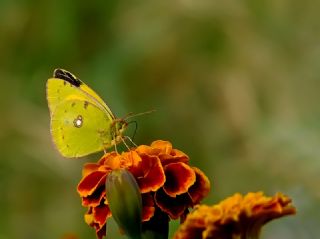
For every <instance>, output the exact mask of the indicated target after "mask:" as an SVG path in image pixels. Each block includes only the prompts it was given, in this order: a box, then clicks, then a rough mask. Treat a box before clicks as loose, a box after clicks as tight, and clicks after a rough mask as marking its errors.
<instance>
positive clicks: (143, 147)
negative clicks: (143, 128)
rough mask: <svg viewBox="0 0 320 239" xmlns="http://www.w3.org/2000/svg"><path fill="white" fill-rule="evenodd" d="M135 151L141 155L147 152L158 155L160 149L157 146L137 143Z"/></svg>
mask: <svg viewBox="0 0 320 239" xmlns="http://www.w3.org/2000/svg"><path fill="white" fill-rule="evenodd" d="M135 151H136V152H137V153H138V154H140V155H142V154H148V155H158V154H159V153H160V152H161V150H160V149H157V148H152V147H151V146H149V145H139V146H138V147H137V148H136V149H135Z"/></svg>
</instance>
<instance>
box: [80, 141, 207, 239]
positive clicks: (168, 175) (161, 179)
mask: <svg viewBox="0 0 320 239" xmlns="http://www.w3.org/2000/svg"><path fill="white" fill-rule="evenodd" d="M120 168H123V169H127V170H128V171H130V172H131V174H132V175H133V176H134V178H135V179H136V181H137V183H138V185H139V189H140V192H141V196H142V221H143V222H147V221H149V220H150V219H151V218H152V217H153V216H154V215H155V211H156V210H160V211H162V212H163V213H165V214H167V215H168V216H169V217H170V218H171V219H177V218H179V217H181V218H184V217H185V213H186V211H187V209H188V208H190V207H193V206H194V205H196V204H198V203H199V202H200V201H201V200H202V199H203V198H204V197H205V196H206V195H207V194H208V193H209V190H210V182H209V180H208V178H207V177H206V175H205V174H204V173H203V172H202V171H201V170H200V169H198V168H195V167H191V166H190V165H189V157H188V156H187V155H186V154H185V153H183V152H182V151H180V150H177V149H174V148H172V144H171V143H170V142H168V141H162V140H157V141H154V142H153V143H152V144H151V145H150V146H148V145H140V146H138V147H137V148H135V149H131V150H129V151H128V152H123V153H121V154H118V153H116V152H111V153H107V154H105V155H104V156H103V157H102V158H101V159H100V160H99V161H98V162H97V163H88V164H85V165H84V168H83V171H82V175H83V177H82V179H81V181H80V183H79V184H78V193H79V194H80V196H81V198H82V205H83V206H85V207H88V211H87V213H86V214H85V221H86V223H87V224H89V225H90V226H92V227H94V228H95V230H96V233H97V236H98V238H102V237H103V236H104V235H105V234H106V226H105V225H106V221H107V219H108V218H109V217H111V211H110V208H109V206H108V201H107V195H106V192H105V182H106V177H107V175H108V174H109V173H110V172H111V171H112V170H115V169H120Z"/></svg>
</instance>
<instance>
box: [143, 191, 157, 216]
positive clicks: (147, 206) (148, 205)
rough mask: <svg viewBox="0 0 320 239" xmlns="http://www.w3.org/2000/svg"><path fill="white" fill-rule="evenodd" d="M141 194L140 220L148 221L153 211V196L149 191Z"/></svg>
mask: <svg viewBox="0 0 320 239" xmlns="http://www.w3.org/2000/svg"><path fill="white" fill-rule="evenodd" d="M141 196H142V205H143V207H142V221H144V222H145V221H149V220H150V219H151V218H152V217H153V215H154V212H155V207H154V202H153V197H152V195H151V193H144V194H142V195H141Z"/></svg>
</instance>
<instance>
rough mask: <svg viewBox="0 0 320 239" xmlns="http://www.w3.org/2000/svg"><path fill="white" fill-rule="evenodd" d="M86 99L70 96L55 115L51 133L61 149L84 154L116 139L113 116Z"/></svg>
mask: <svg viewBox="0 0 320 239" xmlns="http://www.w3.org/2000/svg"><path fill="white" fill-rule="evenodd" d="M87 102H88V101H86V99H80V98H78V99H67V100H64V101H62V102H61V103H60V104H59V105H57V106H56V107H55V110H54V111H53V113H52V115H51V134H52V138H53V141H54V143H55V145H56V147H57V149H58V150H59V151H60V153H61V154H62V155H63V156H64V157H67V158H72V157H82V156H85V155H88V154H91V153H94V152H98V151H101V150H103V149H104V148H109V147H110V146H111V142H112V135H111V128H110V127H111V124H112V121H111V120H110V118H109V117H108V116H107V114H105V112H104V111H102V110H101V109H100V108H99V107H97V106H96V105H95V104H92V103H90V102H89V103H87Z"/></svg>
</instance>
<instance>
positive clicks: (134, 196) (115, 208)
mask: <svg viewBox="0 0 320 239" xmlns="http://www.w3.org/2000/svg"><path fill="white" fill-rule="evenodd" d="M106 195H107V200H108V204H109V207H110V210H111V213H112V216H113V218H114V220H115V221H116V223H117V224H118V226H119V227H120V229H122V230H123V231H124V233H125V234H126V235H127V236H128V237H129V238H132V239H133V238H134V239H140V238H141V220H142V199H141V194H140V190H139V186H138V184H137V182H136V180H135V178H134V177H133V175H132V174H131V173H130V172H129V171H128V170H125V169H117V170H113V171H112V172H111V173H110V174H109V175H108V177H107V179H106Z"/></svg>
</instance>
